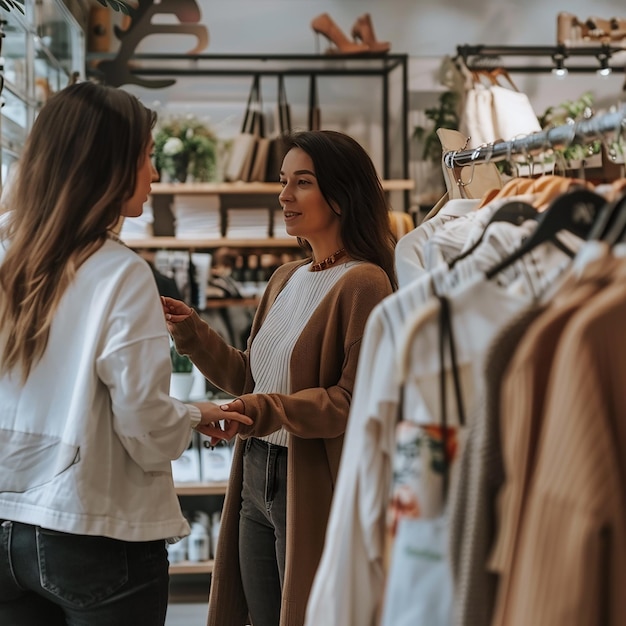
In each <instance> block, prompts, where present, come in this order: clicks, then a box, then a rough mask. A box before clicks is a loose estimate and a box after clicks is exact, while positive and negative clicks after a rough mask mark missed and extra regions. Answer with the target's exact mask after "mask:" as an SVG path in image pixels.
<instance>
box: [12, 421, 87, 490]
mask: <svg viewBox="0 0 626 626" xmlns="http://www.w3.org/2000/svg"><path fill="white" fill-rule="evenodd" d="M0 450H2V457H1V458H0V491H5V492H6V491H13V492H18V493H21V492H23V491H28V490H29V489H33V488H34V487H39V486H41V485H45V484H46V483H48V482H50V481H51V480H53V479H54V478H55V477H56V476H58V475H59V474H61V473H62V472H64V471H65V470H67V469H68V468H69V467H71V466H72V465H73V464H74V463H77V462H78V461H79V458H80V449H79V448H78V446H75V445H72V444H68V443H66V442H65V441H62V440H61V439H59V438H58V437H52V436H50V435H41V434H38V433H22V432H18V431H13V430H2V429H0Z"/></svg>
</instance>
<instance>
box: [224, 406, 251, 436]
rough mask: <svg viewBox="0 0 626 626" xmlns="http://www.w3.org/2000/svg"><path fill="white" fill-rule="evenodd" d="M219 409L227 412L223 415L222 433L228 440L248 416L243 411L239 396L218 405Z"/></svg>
mask: <svg viewBox="0 0 626 626" xmlns="http://www.w3.org/2000/svg"><path fill="white" fill-rule="evenodd" d="M220 410H222V411H224V413H226V414H227V415H225V416H224V435H225V436H226V437H227V438H228V441H230V440H231V439H232V438H233V437H234V436H235V435H236V434H237V433H238V432H239V430H240V428H241V426H242V424H245V423H246V421H247V420H249V419H250V418H249V417H247V416H246V414H245V413H244V410H245V407H244V404H243V400H240V399H239V398H237V399H236V400H233V401H232V402H227V403H226V404H222V405H220Z"/></svg>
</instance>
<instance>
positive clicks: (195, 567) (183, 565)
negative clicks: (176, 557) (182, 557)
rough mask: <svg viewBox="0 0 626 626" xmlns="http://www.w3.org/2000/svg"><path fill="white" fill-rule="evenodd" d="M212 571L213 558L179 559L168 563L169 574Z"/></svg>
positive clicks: (208, 572) (207, 572)
mask: <svg viewBox="0 0 626 626" xmlns="http://www.w3.org/2000/svg"><path fill="white" fill-rule="evenodd" d="M212 571H213V560H210V561H198V562H196V561H181V562H180V563H172V564H171V565H170V574H171V575H179V574H210V573H211V572H212Z"/></svg>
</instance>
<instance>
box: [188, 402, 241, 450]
mask: <svg viewBox="0 0 626 626" xmlns="http://www.w3.org/2000/svg"><path fill="white" fill-rule="evenodd" d="M192 404H194V405H195V406H197V407H198V408H199V409H200V412H201V413H202V418H201V420H200V424H199V425H198V426H196V430H197V431H198V432H201V433H202V434H203V435H206V436H207V437H210V438H211V445H212V446H214V445H216V444H217V443H218V442H219V441H220V440H225V441H230V440H231V439H232V438H233V437H234V436H235V435H236V434H237V433H238V432H239V428H240V426H241V424H244V425H246V426H252V424H253V421H252V420H251V419H250V418H249V417H248V416H247V415H244V414H243V413H241V411H239V410H237V409H239V408H240V409H241V410H243V402H242V401H241V400H234V401H233V402H231V403H229V404H223V405H221V406H218V405H217V404H214V403H213V402H193V403H192ZM233 405H236V406H235V407H234V408H229V407H232V406H233ZM239 405H240V406H239ZM225 413H226V415H225ZM222 420H223V422H224V426H223V427H222V425H221V423H220V422H221V421H222Z"/></svg>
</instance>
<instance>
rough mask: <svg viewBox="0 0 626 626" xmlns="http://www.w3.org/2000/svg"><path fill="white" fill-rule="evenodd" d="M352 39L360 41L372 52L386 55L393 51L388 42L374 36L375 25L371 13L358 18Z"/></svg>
mask: <svg viewBox="0 0 626 626" xmlns="http://www.w3.org/2000/svg"><path fill="white" fill-rule="evenodd" d="M352 38H353V39H354V40H355V41H358V40H359V39H360V40H361V41H362V42H363V43H364V44H367V46H368V47H369V49H370V51H371V52H380V53H385V52H389V50H390V49H391V44H390V43H389V42H388V41H378V40H377V39H376V35H375V34H374V25H373V24H372V18H371V17H370V14H369V13H364V14H363V15H361V17H357V19H356V22H354V26H353V27H352Z"/></svg>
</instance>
